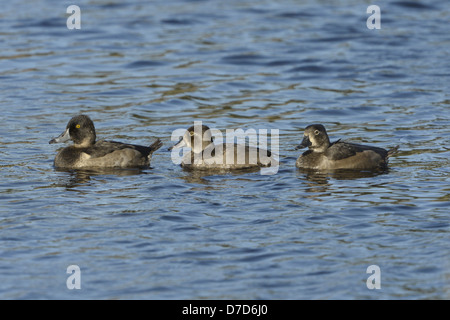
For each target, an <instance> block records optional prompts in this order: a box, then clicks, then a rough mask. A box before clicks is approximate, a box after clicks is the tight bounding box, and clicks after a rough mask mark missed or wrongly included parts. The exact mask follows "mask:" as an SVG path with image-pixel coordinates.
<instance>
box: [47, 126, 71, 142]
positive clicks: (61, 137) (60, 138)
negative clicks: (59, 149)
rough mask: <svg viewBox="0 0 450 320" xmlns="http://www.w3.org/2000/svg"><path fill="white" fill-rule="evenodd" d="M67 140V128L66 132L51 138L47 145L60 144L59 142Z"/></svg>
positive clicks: (68, 136) (68, 138)
mask: <svg viewBox="0 0 450 320" xmlns="http://www.w3.org/2000/svg"><path fill="white" fill-rule="evenodd" d="M68 140H70V134H69V128H67V129H66V131H64V132H63V133H61V134H60V135H59V136H57V137H56V138H53V139H52V140H50V141H49V142H48V143H50V144H53V143H60V142H66V141H68Z"/></svg>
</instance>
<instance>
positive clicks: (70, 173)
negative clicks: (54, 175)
mask: <svg viewBox="0 0 450 320" xmlns="http://www.w3.org/2000/svg"><path fill="white" fill-rule="evenodd" d="M55 171H56V172H61V173H67V174H66V175H63V176H61V180H62V181H61V182H60V183H59V185H61V186H64V187H66V189H68V190H70V189H73V188H76V187H79V186H83V185H89V184H90V182H91V177H93V176H133V175H138V174H147V173H148V172H146V169H139V168H102V169H59V168H56V169H55Z"/></svg>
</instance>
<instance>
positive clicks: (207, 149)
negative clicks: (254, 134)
mask: <svg viewBox="0 0 450 320" xmlns="http://www.w3.org/2000/svg"><path fill="white" fill-rule="evenodd" d="M184 147H186V148H191V151H190V152H187V153H185V154H184V156H183V157H182V159H181V163H180V165H181V166H182V167H183V168H185V169H192V170H226V171H228V170H239V169H257V168H266V167H270V168H272V169H274V168H277V166H278V162H277V160H278V159H277V157H276V156H275V155H274V154H273V153H272V152H271V151H269V150H265V149H262V148H258V147H252V146H248V145H243V144H237V143H220V144H215V143H214V141H213V137H212V134H211V129H210V128H209V127H208V126H206V125H203V124H194V125H193V126H191V127H189V128H188V129H187V130H186V131H185V133H184V134H183V136H182V137H181V138H180V140H179V141H178V142H177V143H176V144H175V145H173V146H172V147H170V148H169V151H171V150H173V149H180V148H184ZM172 159H174V158H173V157H172ZM266 169H269V168H266ZM274 170H275V169H274ZM274 170H267V171H263V170H262V171H261V173H262V174H274V172H275V171H274ZM276 170H277V169H276Z"/></svg>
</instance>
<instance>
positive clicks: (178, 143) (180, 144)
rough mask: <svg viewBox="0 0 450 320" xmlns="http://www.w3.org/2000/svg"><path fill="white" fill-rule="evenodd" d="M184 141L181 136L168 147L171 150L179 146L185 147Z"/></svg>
mask: <svg viewBox="0 0 450 320" xmlns="http://www.w3.org/2000/svg"><path fill="white" fill-rule="evenodd" d="M186 146H187V145H186V142H184V139H183V137H182V138H181V139H180V141H178V142H177V143H176V144H175V145H173V146H171V147H170V148H169V151H171V150H172V149H179V148H183V147H186Z"/></svg>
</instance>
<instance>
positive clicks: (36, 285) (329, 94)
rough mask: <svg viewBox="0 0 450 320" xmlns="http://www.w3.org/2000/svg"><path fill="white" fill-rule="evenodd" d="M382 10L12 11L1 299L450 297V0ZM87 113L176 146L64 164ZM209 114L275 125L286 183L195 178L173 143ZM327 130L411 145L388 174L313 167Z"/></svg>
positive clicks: (1, 137) (2, 105) (86, 5)
mask: <svg viewBox="0 0 450 320" xmlns="http://www.w3.org/2000/svg"><path fill="white" fill-rule="evenodd" d="M71 4H77V5H78V6H79V7H80V9H81V29H80V30H68V29H67V27H66V20H67V18H68V17H69V14H66V8H67V7H68V6H69V5H71ZM370 4H372V3H369V2H367V3H361V2H360V1H351V0H344V1H340V2H339V3H337V4H336V3H335V2H333V4H331V2H319V3H317V2H316V1H293V0H292V1H289V0H283V1H256V0H247V1H237V0H236V1H206V0H205V1H182V0H178V1H114V0H113V1H111V0H108V1H106V0H105V1H103V0H90V1H83V0H80V1H76V3H69V2H64V1H63V2H61V1H56V0H40V1H34V2H33V3H32V4H31V3H29V2H28V1H24V0H19V1H9V2H5V3H2V9H1V11H0V30H1V32H0V47H1V51H0V81H1V86H0V112H1V115H2V117H1V122H0V159H1V160H0V161H1V163H0V167H1V178H2V179H1V182H0V298H2V299H448V298H450V293H449V292H450V291H449V289H450V282H449V279H450V259H449V236H448V235H449V225H450V223H449V215H448V208H449V204H450V196H449V194H450V186H449V164H450V162H449V156H450V149H449V140H450V129H449V124H450V113H449V107H450V96H449V92H450V85H449V83H450V81H449V75H450V66H449V52H450V46H449V44H450V35H449V33H448V22H449V20H450V19H449V18H450V4H449V3H447V2H445V1H444V2H440V3H432V4H431V2H426V1H412V0H410V1H381V2H377V3H376V4H377V5H379V6H380V9H381V29H379V30H377V29H374V30H369V29H368V28H367V27H366V20H367V18H368V17H369V16H370V14H367V13H366V9H367V7H368V6H369V5H370ZM79 113H85V114H88V115H89V116H90V117H91V118H92V119H93V120H94V122H95V124H96V128H97V135H98V136H99V137H101V138H106V139H111V140H119V141H126V142H131V143H135V144H144V145H148V144H151V143H152V142H153V141H154V140H155V139H156V138H160V139H161V140H162V141H163V143H164V146H163V148H162V149H160V150H158V151H157V152H156V153H155V154H154V156H153V160H152V166H151V168H149V169H145V170H142V171H133V170H122V171H115V172H109V173H104V172H65V171H58V170H55V168H54V167H53V159H54V156H55V155H56V152H57V150H58V146H57V145H49V144H48V141H49V140H50V139H51V138H52V137H54V136H56V135H58V134H60V133H61V132H62V131H63V130H64V128H65V126H66V123H67V122H68V120H69V119H70V118H71V117H72V116H73V115H76V114H79ZM194 121H203V123H204V124H207V125H209V126H210V127H214V128H218V129H220V130H223V131H224V132H225V130H226V129H236V128H243V129H250V128H253V129H268V130H270V129H278V130H279V131H280V139H279V143H280V160H281V165H280V169H279V171H278V173H277V174H276V175H269V176H267V175H260V174H259V172H249V173H239V174H217V175H200V174H195V173H191V172H187V171H184V170H182V169H181V168H180V167H179V166H178V165H175V164H173V163H172V161H171V154H170V152H169V151H167V148H168V147H170V146H171V145H173V144H174V142H173V141H171V134H172V132H173V130H175V129H178V128H187V127H189V126H191V125H192V124H193V122H194ZM312 123H322V124H324V125H325V126H326V128H327V130H328V132H329V134H330V137H331V139H332V140H336V139H339V138H342V139H346V140H349V141H353V142H357V143H366V144H371V145H376V146H380V147H384V148H389V147H392V146H395V145H400V151H399V153H398V154H397V155H396V156H395V157H392V158H391V160H390V169H389V171H388V172H384V173H381V174H369V173H363V174H355V175H348V174H313V173H305V172H301V171H299V170H297V169H296V168H295V160H296V158H297V157H298V155H299V151H296V150H294V147H295V146H296V145H297V144H298V143H299V142H300V140H301V138H302V135H303V129H304V128H305V127H306V126H307V125H309V124H312ZM69 265H78V266H79V267H80V270H81V280H80V282H81V289H80V290H77V289H73V290H69V289H68V288H67V286H66V280H67V279H68V277H69V276H70V274H67V273H66V270H67V267H68V266H69ZM370 265H377V266H379V267H380V270H381V276H380V279H381V289H372V290H371V289H368V287H367V285H366V280H367V279H368V277H369V276H370V274H368V273H366V270H367V267H369V266H370Z"/></svg>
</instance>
